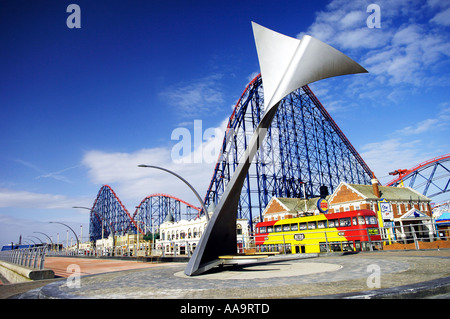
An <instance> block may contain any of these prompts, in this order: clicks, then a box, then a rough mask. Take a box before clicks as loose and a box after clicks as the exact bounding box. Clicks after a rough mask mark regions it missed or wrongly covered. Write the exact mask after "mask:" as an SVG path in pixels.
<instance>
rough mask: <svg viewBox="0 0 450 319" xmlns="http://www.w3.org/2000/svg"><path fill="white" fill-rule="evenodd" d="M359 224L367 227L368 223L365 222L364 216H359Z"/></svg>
mask: <svg viewBox="0 0 450 319" xmlns="http://www.w3.org/2000/svg"><path fill="white" fill-rule="evenodd" d="M358 224H360V225H365V224H366V222H365V221H364V216H358Z"/></svg>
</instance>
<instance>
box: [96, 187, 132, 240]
mask: <svg viewBox="0 0 450 319" xmlns="http://www.w3.org/2000/svg"><path fill="white" fill-rule="evenodd" d="M130 221H131V222H132V223H134V220H133V219H132V218H131V215H130V213H129V212H128V210H127V209H126V208H125V206H124V205H123V204H122V202H121V201H120V199H119V197H117V195H116V193H115V192H114V191H113V189H112V188H111V187H110V186H109V185H103V186H102V187H101V188H100V190H99V192H98V194H97V198H96V199H95V202H94V205H93V206H92V209H91V215H90V223H89V238H90V241H95V240H97V239H100V238H102V230H103V235H104V237H108V236H109V234H110V233H111V232H114V233H115V234H116V235H123V234H124V233H125V232H126V230H127V228H128V227H129V224H130ZM134 226H135V225H134Z"/></svg>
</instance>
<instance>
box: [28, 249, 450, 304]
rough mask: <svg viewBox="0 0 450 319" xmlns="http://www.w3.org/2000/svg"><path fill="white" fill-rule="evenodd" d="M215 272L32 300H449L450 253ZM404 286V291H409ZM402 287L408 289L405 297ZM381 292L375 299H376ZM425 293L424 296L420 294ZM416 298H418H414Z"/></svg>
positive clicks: (131, 278)
mask: <svg viewBox="0 0 450 319" xmlns="http://www.w3.org/2000/svg"><path fill="white" fill-rule="evenodd" d="M267 261H269V262H264V263H257V264H251V265H241V266H224V267H223V268H222V269H220V268H214V269H213V270H211V271H209V272H208V273H207V274H205V275H199V276H195V277H188V276H185V275H184V273H183V270H184V268H185V266H186V264H185V263H183V264H177V263H172V264H164V265H157V266H154V265H153V266H152V265H150V266H149V267H147V268H144V269H132V270H124V271H115V272H110V273H102V274H97V275H88V276H83V277H81V285H80V286H79V287H77V288H72V287H69V286H68V285H67V284H66V282H65V280H62V281H58V282H54V283H51V284H49V285H46V286H44V287H43V288H41V289H40V290H39V294H34V295H28V296H27V297H28V298H37V297H39V298H63V299H72V298H81V299H83V298H87V299H90V298H105V299H110V298H119V299H123V298H125V299H127V298H133V299H134V298H189V299H195V298H199V299H204V298H208V299H210V298H221V299H239V298H252V299H253V298H311V297H313V298H318V297H320V298H329V297H333V296H334V297H339V298H344V297H345V298H354V297H365V298H369V297H383V296H384V297H386V296H387V297H395V296H396V295H399V294H404V293H405V292H407V293H409V294H410V295H407V296H409V297H414V296H415V297H420V298H422V297H426V296H427V295H426V294H424V292H425V291H433V293H434V294H438V293H439V294H441V295H442V294H446V293H448V292H450V277H449V276H450V250H440V251H438V250H434V251H385V252H383V251H382V252H365V253H359V254H350V255H328V256H320V257H317V258H309V259H304V258H302V259H290V260H286V259H282V258H278V259H277V257H274V258H271V257H270V258H267ZM406 286H407V287H406ZM402 287H405V288H404V289H403V288H402ZM377 292H379V293H378V295H377ZM419 292H420V294H419ZM415 293H417V294H416V295H414V294H415Z"/></svg>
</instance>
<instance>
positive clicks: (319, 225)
mask: <svg viewBox="0 0 450 319" xmlns="http://www.w3.org/2000/svg"><path fill="white" fill-rule="evenodd" d="M317 228H327V221H326V220H321V221H318V222H317Z"/></svg>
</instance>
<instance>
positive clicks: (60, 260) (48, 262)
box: [45, 257, 161, 278]
mask: <svg viewBox="0 0 450 319" xmlns="http://www.w3.org/2000/svg"><path fill="white" fill-rule="evenodd" d="M73 265H75V266H78V267H79V271H80V274H81V276H86V275H94V274H100V273H107V272H113V271H121V270H130V269H142V268H151V267H155V266H157V265H161V264H154V263H144V262H138V261H134V260H117V259H96V258H76V257H73V258H71V257H47V258H45V268H48V269H51V270H53V271H54V272H55V276H58V277H64V278H67V277H69V276H70V275H73V270H74V267H73Z"/></svg>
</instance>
